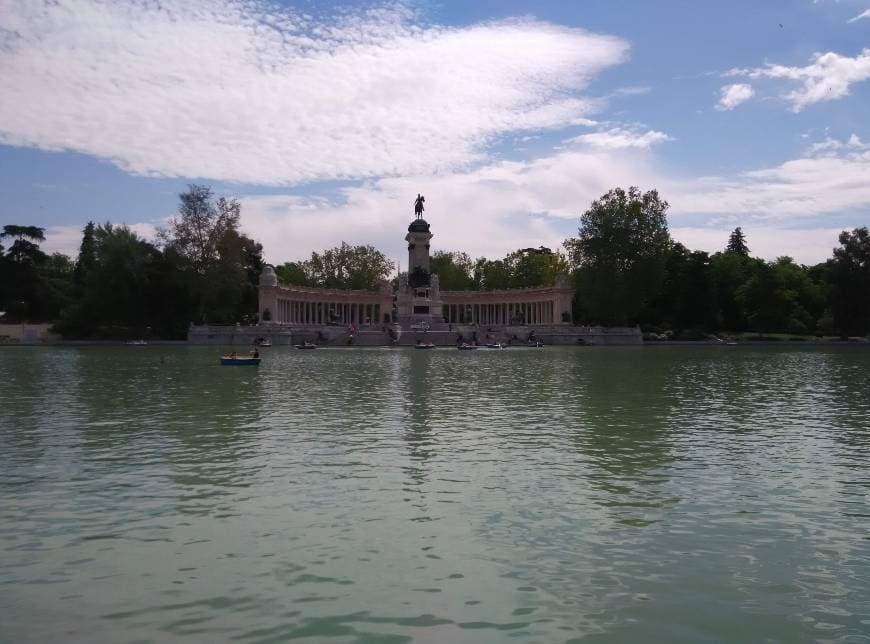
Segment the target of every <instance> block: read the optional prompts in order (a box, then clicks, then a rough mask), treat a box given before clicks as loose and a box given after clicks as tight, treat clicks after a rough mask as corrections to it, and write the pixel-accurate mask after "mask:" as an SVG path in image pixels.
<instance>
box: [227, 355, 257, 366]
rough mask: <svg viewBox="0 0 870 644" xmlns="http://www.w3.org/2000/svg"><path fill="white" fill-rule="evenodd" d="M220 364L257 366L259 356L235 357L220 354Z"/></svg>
mask: <svg viewBox="0 0 870 644" xmlns="http://www.w3.org/2000/svg"><path fill="white" fill-rule="evenodd" d="M221 364H222V365H226V366H229V365H236V366H240V367H241V366H255V367H256V366H257V365H258V364H260V358H250V357H236V358H233V357H232V356H221Z"/></svg>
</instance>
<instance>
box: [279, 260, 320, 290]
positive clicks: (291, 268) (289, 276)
mask: <svg viewBox="0 0 870 644" xmlns="http://www.w3.org/2000/svg"><path fill="white" fill-rule="evenodd" d="M275 274H276V275H277V276H278V280H279V281H281V282H283V283H284V284H295V285H296V286H311V283H310V281H309V279H308V275H307V274H306V273H305V267H304V266H303V262H284V263H283V264H280V265H279V266H276V267H275Z"/></svg>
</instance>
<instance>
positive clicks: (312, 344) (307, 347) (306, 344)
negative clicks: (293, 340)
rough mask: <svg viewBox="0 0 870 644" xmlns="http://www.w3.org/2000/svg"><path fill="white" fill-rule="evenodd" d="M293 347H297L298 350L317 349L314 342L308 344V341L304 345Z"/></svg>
mask: <svg viewBox="0 0 870 644" xmlns="http://www.w3.org/2000/svg"><path fill="white" fill-rule="evenodd" d="M293 346H295V347H296V348H297V349H316V348H317V345H316V344H314V343H313V342H308V341H307V340H306V341H305V342H303V343H302V344H295V345H293Z"/></svg>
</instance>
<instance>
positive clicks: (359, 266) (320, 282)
mask: <svg viewBox="0 0 870 644" xmlns="http://www.w3.org/2000/svg"><path fill="white" fill-rule="evenodd" d="M302 267H303V270H304V272H305V274H306V275H307V276H308V280H309V282H310V284H311V285H312V286H319V287H321V288H336V289H362V290H369V291H374V290H377V289H378V288H379V287H380V283H381V281H382V280H384V279H386V278H387V276H388V275H389V274H390V273H391V272H392V271H393V268H394V264H393V262H391V261H390V260H389V259H387V257H386V256H385V255H384V254H383V253H382V252H381V251H379V250H377V249H376V248H375V247H374V246H351V245H349V244H347V243H345V242H341V246H337V247H335V248H329V249H327V250H325V251H323V252H322V253H316V252H315V253H311V259H309V260H306V261H305V262H303V264H302Z"/></svg>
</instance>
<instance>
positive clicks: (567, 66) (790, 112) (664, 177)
mask: <svg viewBox="0 0 870 644" xmlns="http://www.w3.org/2000/svg"><path fill="white" fill-rule="evenodd" d="M0 52H2V55H0V82H2V87H4V99H3V101H0V214H2V216H0V219H2V222H0V223H27V224H33V225H39V226H44V227H46V228H47V229H48V235H47V236H48V242H47V244H46V247H47V248H49V249H51V250H55V249H56V250H61V251H63V252H68V253H70V254H74V253H75V251H76V248H77V245H78V242H79V239H80V230H81V228H82V227H83V225H84V224H85V223H86V222H87V221H88V220H90V219H93V220H96V221H113V222H118V223H127V224H129V225H131V226H132V227H133V228H134V229H135V230H137V231H138V232H139V233H140V234H142V235H143V236H146V237H148V236H151V235H153V233H154V229H155V227H157V226H160V225H162V224H163V223H164V222H165V220H166V218H167V217H169V216H171V215H172V213H173V212H174V210H175V208H176V204H177V195H178V193H179V192H180V191H181V190H183V189H184V188H185V186H186V185H187V184H188V183H191V182H197V183H206V184H209V185H211V186H212V187H213V188H214V189H215V191H216V192H217V193H218V194H221V195H227V196H233V197H237V198H239V199H240V200H241V201H242V204H243V210H242V212H243V215H242V224H243V228H244V229H245V230H246V231H247V232H248V233H249V234H250V235H252V236H253V237H255V238H257V239H258V240H260V241H261V242H262V243H263V245H264V248H265V251H266V256H267V259H268V260H269V261H272V262H282V261H285V260H289V259H298V258H300V257H304V256H306V255H307V254H308V253H310V251H311V250H318V249H322V248H324V247H328V246H332V245H335V244H337V243H338V242H339V241H342V240H344V241H348V242H351V243H372V244H374V245H376V246H378V247H380V248H382V249H383V250H385V251H386V252H387V253H388V254H390V255H391V256H393V257H396V258H399V257H401V256H402V251H403V247H404V243H403V240H402V237H403V234H402V228H403V225H405V224H406V222H407V220H408V219H409V217H410V215H411V207H412V203H413V199H414V197H415V196H416V194H417V192H422V193H423V194H425V195H426V196H427V201H426V203H427V212H426V215H427V218H428V219H429V221H430V223H432V225H433V232H434V233H435V235H436V236H435V239H434V240H433V245H434V247H435V248H443V249H451V250H453V249H458V250H465V251H467V252H469V253H470V254H472V255H487V256H490V257H495V256H500V255H503V254H505V253H507V252H510V251H511V250H514V249H515V248H518V247H526V246H529V245H539V244H545V245H550V246H556V245H558V244H559V242H560V240H562V239H564V238H565V237H566V236H569V235H571V234H572V233H573V232H574V231H575V230H576V227H577V222H578V218H579V215H580V213H582V211H583V210H585V208H586V207H587V206H588V204H589V202H590V201H591V200H592V199H594V198H596V197H598V196H600V195H601V194H602V193H603V192H605V191H606V190H607V189H608V188H610V187H612V186H617V185H622V186H628V185H638V186H640V187H641V188H643V189H649V188H658V189H659V191H660V192H661V193H662V195H663V196H664V197H665V198H666V199H667V200H668V201H669V202H670V204H671V211H670V213H669V221H670V224H671V228H672V234H673V235H674V237H675V238H677V239H678V240H680V241H682V242H683V243H685V244H687V245H688V246H690V247H692V248H699V249H704V250H709V251H715V250H717V249H719V248H721V247H722V246H723V245H724V243H725V240H726V239H727V235H728V232H729V231H730V230H731V229H733V228H734V227H735V226H742V227H743V228H744V230H745V231H746V232H747V234H748V241H749V245H750V248H751V249H752V250H753V252H754V253H755V254H758V255H760V256H763V257H766V258H771V259H772V258H774V257H776V256H778V255H785V254H787V255H791V256H794V257H795V258H796V259H798V260H799V261H802V262H805V263H813V262H817V261H822V260H823V259H824V258H826V257H827V256H828V255H829V254H830V250H831V247H832V246H834V245H835V243H836V236H837V232H838V231H839V230H842V229H844V228H852V227H856V226H861V225H870V125H868V123H870V119H868V115H870V0H861V1H857V0H856V1H850V0H841V1H840V2H834V1H831V0H828V1H818V2H812V1H811V0H808V1H800V2H763V3H757V2H729V3H670V4H666V3H650V2H631V3H629V2H622V3H613V2H535V3H528V2H494V1H493V2H474V3H467V2H439V3H429V2H415V3H398V4H396V3H389V4H343V3H286V4H274V3H270V4H266V3H259V2H256V1H255V0H245V1H241V0H186V1H182V0H167V1H165V2H161V3H151V2H145V1H144V0H113V1H112V2H105V3H104V2H95V1H93V0H60V1H59V2H56V3H55V2H52V3H45V4H43V3H42V2H39V1H37V0H0Z"/></svg>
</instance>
